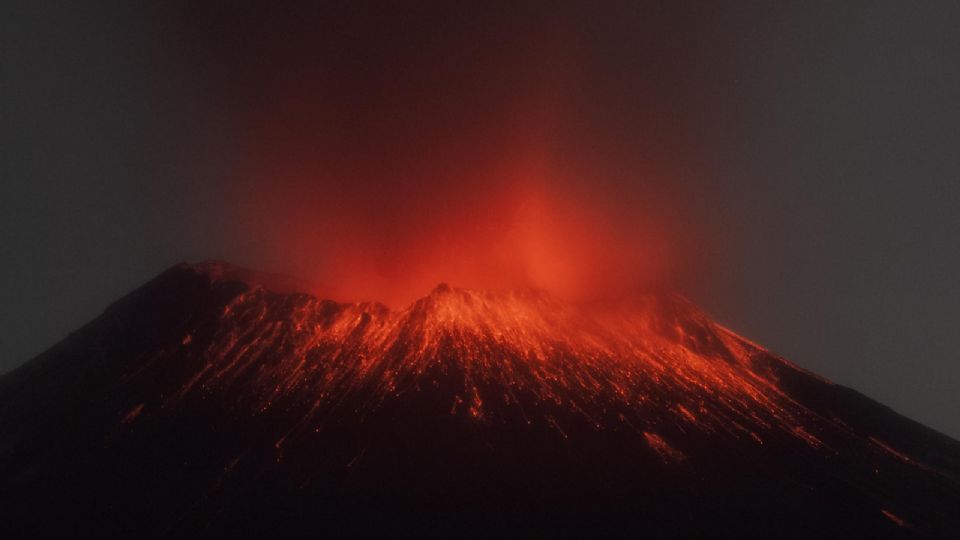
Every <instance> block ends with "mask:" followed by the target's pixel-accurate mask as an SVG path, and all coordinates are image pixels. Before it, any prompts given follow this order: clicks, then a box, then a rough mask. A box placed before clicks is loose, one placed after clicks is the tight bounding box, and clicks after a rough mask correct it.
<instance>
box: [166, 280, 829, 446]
mask: <svg viewBox="0 0 960 540" xmlns="http://www.w3.org/2000/svg"><path fill="white" fill-rule="evenodd" d="M208 275H214V276H216V275H217V274H216V273H215V272H214V273H212V274H211V273H209V272H208ZM213 279H218V278H217V277H213ZM221 319H222V320H221V324H219V325H218V327H217V328H218V330H217V332H216V334H214V335H213V336H211V337H210V338H209V341H208V342H205V343H202V344H201V343H198V342H197V340H192V341H191V340H186V339H184V341H185V342H186V343H185V345H184V346H185V347H186V350H187V353H188V354H194V355H196V356H197V364H196V365H197V366H198V371H197V372H196V373H195V375H194V376H193V377H192V378H191V379H190V380H189V381H188V382H187V383H186V384H184V385H183V387H182V388H181V389H180V392H179V393H178V394H176V395H174V396H171V398H170V400H169V403H168V406H175V405H176V403H177V402H178V401H179V400H180V399H182V398H184V397H186V396H188V395H192V394H195V393H198V392H199V393H206V392H220V391H227V392H234V391H235V390H234V385H237V384H241V381H243V382H242V384H243V387H242V388H238V389H236V391H240V392H243V393H245V394H249V393H250V392H253V395H251V397H252V398H254V399H255V400H256V402H257V403H259V405H258V407H257V409H258V410H260V411H267V410H269V409H271V408H272V407H274V406H275V404H277V403H282V402H289V400H291V399H293V400H295V401H297V402H304V403H309V404H310V406H309V409H310V411H311V413H310V414H311V415H310V416H308V417H306V418H304V419H303V420H302V421H301V422H299V423H298V426H299V427H298V428H297V430H299V431H298V432H297V433H289V434H286V435H284V436H283V437H282V438H281V439H280V440H279V441H277V448H278V450H279V449H280V446H281V445H283V444H285V441H286V440H288V439H289V438H290V437H291V436H297V435H298V434H299V432H300V431H302V432H303V433H313V432H316V431H317V430H318V429H319V427H318V426H316V425H314V423H315V422H318V421H319V416H317V417H314V416H312V415H320V414H321V411H324V410H326V409H327V408H328V407H329V406H331V404H333V403H337V402H339V401H340V400H342V399H344V396H345V395H347V394H350V393H351V392H359V394H358V395H359V396H362V397H361V399H362V401H363V403H365V405H364V406H363V408H362V409H360V410H358V411H357V412H358V413H359V414H364V412H363V409H370V410H373V409H375V408H378V407H380V405H381V404H383V403H385V402H387V401H391V400H394V399H401V398H403V397H404V396H409V395H414V394H416V393H418V392H420V391H421V389H424V388H444V389H446V390H449V391H451V392H452V393H451V394H450V395H449V396H448V399H449V401H448V402H446V403H445V405H443V406H442V412H443V414H449V415H453V416H455V417H460V418H464V419H465V420H468V421H472V422H479V423H486V422H500V421H503V420H502V419H503V417H504V416H506V415H509V414H513V413H511V412H510V411H511V410H519V411H520V412H521V413H522V414H523V416H524V417H525V418H526V419H527V422H528V423H530V422H542V423H543V425H545V426H546V427H548V428H550V429H551V430H553V431H555V432H556V433H557V435H558V436H559V437H562V438H567V437H568V436H569V431H568V430H569V426H567V425H564V424H563V421H561V420H558V418H564V416H561V415H559V414H555V413H553V412H551V410H552V409H551V408H550V407H561V408H563V409H565V410H573V411H576V413H577V415H578V416H579V417H582V419H583V420H585V421H587V422H588V425H591V426H594V427H595V428H596V429H610V428H613V429H629V430H631V431H634V432H635V433H636V434H637V435H638V436H640V437H642V439H643V440H645V441H646V443H647V445H648V446H649V447H650V448H651V449H652V450H653V451H654V452H655V453H656V454H657V455H659V456H660V457H661V459H663V460H665V461H668V462H672V463H678V462H681V461H683V460H684V459H685V457H684V451H683V449H677V448H674V447H672V446H671V444H670V443H669V442H668V440H669V435H667V434H662V433H663V432H662V431H660V429H661V428H662V427H663V426H664V425H669V426H685V427H684V428H682V429H696V430H701V431H705V432H708V433H716V432H724V433H727V434H730V435H732V436H734V437H736V438H737V439H741V440H744V441H750V443H751V444H763V439H761V437H760V436H759V435H758V434H757V431H761V432H769V431H770V430H775V431H777V432H778V433H780V435H779V436H780V437H783V436H785V437H789V438H790V439H792V440H794V441H796V443H797V444H800V445H803V446H806V447H810V448H815V449H818V450H819V449H824V444H823V443H822V442H821V440H820V439H819V438H818V437H817V436H815V435H814V434H812V433H810V432H808V431H807V430H806V429H804V428H803V427H802V426H803V425H804V423H805V421H806V419H807V418H808V417H809V416H810V415H811V414H813V413H811V412H810V411H809V410H807V409H806V408H804V407H803V406H801V405H800V404H798V403H796V402H795V401H793V400H792V399H790V398H789V397H788V396H787V395H786V394H785V393H784V392H783V391H782V390H781V389H780V388H779V387H778V384H777V381H776V380H775V379H772V378H770V377H769V376H766V375H763V372H762V371H758V370H756V369H755V367H754V365H753V360H752V359H753V358H754V357H755V356H756V355H757V354H759V353H762V352H763V351H762V349H759V348H757V346H755V345H754V344H752V343H750V342H749V341H747V340H744V339H742V338H740V337H739V336H737V335H735V334H733V333H732V332H730V331H729V330H726V329H724V328H723V327H720V326H718V325H716V324H715V323H713V322H711V321H710V320H709V318H707V317H706V315H704V314H703V313H701V312H699V311H698V310H696V308H694V307H693V306H692V305H690V304H689V303H688V302H686V301H685V300H683V299H682V298H679V297H675V296H670V297H664V296H649V297H646V298H645V299H642V300H637V301H635V302H631V303H628V304H619V305H611V304H589V305H586V304H577V303H570V302H566V301H562V300H558V299H557V298H555V297H553V296H551V295H549V294H547V293H545V292H543V291H541V290H535V289H522V290H514V291H499V292H497V291H476V290H467V289H458V288H451V287H449V286H446V285H440V286H438V287H436V288H435V289H434V290H433V292H431V293H430V294H429V295H428V296H425V297H422V298H420V299H418V300H416V301H415V302H413V303H411V304H410V305H409V306H408V307H406V308H405V309H401V310H390V309H389V308H387V307H385V306H383V305H382V304H377V303H356V304H337V303H334V302H331V301H327V300H318V299H316V298H315V297H311V296H308V295H293V296H290V295H278V294H275V293H273V292H271V291H268V290H266V289H264V288H262V287H259V286H257V287H254V288H252V289H251V290H249V291H248V292H246V293H243V294H241V295H239V296H237V297H236V298H235V299H234V300H233V301H232V302H231V303H230V304H229V305H227V306H226V307H225V308H224V309H223V313H222V316H221ZM277 351H284V352H283V354H280V355H278V354H277ZM267 364H269V365H271V366H272V367H271V369H261V367H262V366H264V365H267ZM251 382H252V384H251ZM665 396H667V397H671V399H673V400H674V401H672V402H667V403H663V402H660V401H659V400H662V399H663V398H664V397H665ZM650 399H653V400H654V401H653V402H650V401H648V400H650ZM612 411H613V412H612ZM651 411H656V412H655V413H653V412H651ZM663 411H666V413H667V414H668V415H669V417H668V418H662V417H661V415H662V414H663ZM648 414H655V419H654V418H652V417H650V416H648ZM748 426H749V427H748Z"/></svg>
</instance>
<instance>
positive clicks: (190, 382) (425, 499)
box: [0, 263, 960, 538]
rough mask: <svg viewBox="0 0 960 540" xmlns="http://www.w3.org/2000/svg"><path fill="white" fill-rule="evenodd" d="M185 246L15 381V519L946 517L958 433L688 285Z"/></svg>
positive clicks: (846, 524) (2, 427) (175, 530)
mask: <svg viewBox="0 0 960 540" xmlns="http://www.w3.org/2000/svg"><path fill="white" fill-rule="evenodd" d="M296 289H297V286H296V283H293V282H286V283H284V282H282V280H278V279H276V278H269V277H263V276H260V275H258V274H256V273H253V272H246V271H241V270H238V269H236V268H232V267H230V266H228V265H225V264H223V263H203V264H197V265H187V264H182V265H178V266H176V267H174V268H171V269H170V270H168V271H166V272H164V273H163V274H161V275H160V276H158V277H157V278H156V279H154V280H153V281H151V282H150V283H148V284H146V285H145V286H143V287H141V288H140V289H138V290H137V291H135V292H133V293H132V294H130V295H129V296H127V297H126V298H124V299H122V300H120V301H118V302H117V303H115V304H114V305H113V306H111V307H110V308H109V309H107V310H106V312H105V313H104V314H103V315H102V316H100V317H99V318H97V319H96V320H94V321H93V322H91V323H89V324H88V325H86V326H85V327H83V328H82V329H80V330H78V331H77V332H75V333H73V334H71V335H70V336H69V337H68V338H66V339H65V340H63V341H62V342H61V343H59V344H58V345H56V346H54V347H53V348H51V349H50V350H49V351H47V352H46V353H44V354H42V355H40V356H39V357H37V358H36V359H34V360H33V361H31V362H29V363H28V364H26V365H25V366H23V367H21V368H20V369H18V370H16V371H14V372H12V373H10V374H8V375H6V376H4V377H3V378H2V379H0V497H2V500H3V501H4V502H3V509H4V513H5V514H6V516H7V517H6V518H5V519H4V520H3V523H2V525H0V527H2V529H3V530H4V532H5V534H4V537H6V538H12V537H14V536H18V535H28V536H37V535H42V534H50V535H64V534H75V533H76V532H77V531H97V532H100V533H103V534H107V535H117V534H120V535H124V536H130V537H183V536H190V535H205V536H226V535H233V536H239V537H283V536H307V535H311V534H312V535H338V534H348V535H365V534H370V535H372V534H391V535H392V536H413V537H422V536H425V535H426V536H448V537H449V536H453V535H456V536H481V535H488V534H492V533H502V534H512V535H521V536H531V535H536V536H540V535H547V534H553V535H560V536H577V537H586V536H601V537H628V536H629V537H636V536H641V535H652V536H663V537H690V536H717V535H719V536H724V535H734V534H737V535H743V536H753V537H769V536H777V537H785V536H790V535H791V534H792V535H796V536H801V537H811V536H817V537H824V536H843V535H850V536H851V537H871V538H876V537H884V536H891V537H900V536H903V537H911V536H921V537H944V536H947V535H948V534H949V531H955V530H957V528H958V527H960V518H958V515H957V513H956V508H958V505H960V444H958V443H957V442H956V441H954V440H952V439H950V438H948V437H945V436H943V435H940V434H939V433H936V432H934V431H933V430H930V429H927V428H925V427H923V426H921V425H919V424H917V423H915V422H913V421H911V420H908V419H906V418H904V417H901V416H899V415H898V414H896V413H894V412H893V411H891V410H889V409H887V408H886V407H884V406H882V405H879V404H877V403H875V402H873V401H871V400H870V399H868V398H866V397H864V396H862V395H860V394H858V393H856V392H854V391H852V390H849V389H847V388H844V387H841V386H837V385H834V384H832V383H830V382H828V381H826V380H824V379H821V378H819V377H817V376H816V375H813V374H811V373H808V372H806V371H804V370H802V369H800V368H798V367H796V366H794V365H793V364H791V363H789V362H788V361H786V360H784V359H782V358H780V357H778V356H776V355H774V354H772V353H770V352H769V351H767V350H765V349H763V348H762V347H760V346H759V345H757V344H755V343H752V342H750V341H748V340H747V339H744V338H742V337H740V336H738V335H737V334H735V333H733V332H731V331H730V330H728V329H726V328H724V327H722V326H720V325H719V324H717V323H715V322H713V321H712V320H711V319H710V318H709V317H708V316H707V315H706V314H704V313H703V312H702V311H700V310H698V309H697V308H696V307H695V306H693V305H692V304H691V303H689V302H688V301H686V300H684V299H683V298H681V297H679V296H676V295H665V294H649V295H647V296H644V297H642V298H636V299H633V300H631V301H629V302H627V301H623V302H593V303H583V302H573V301H564V300H558V299H557V298H554V297H553V296H551V295H550V294H549V293H547V292H544V291H541V290H538V289H532V288H529V289H521V290H501V291H493V290H490V291H486V290H469V289H461V288H455V287H450V286H447V285H444V284H441V285H438V286H437V287H436V288H435V289H433V290H432V291H431V292H429V294H427V295H426V296H424V297H422V298H420V299H419V300H416V301H414V302H412V303H411V304H409V305H408V306H406V307H401V308H388V307H386V306H385V305H383V304H379V303H375V302H367V303H338V302H334V301H330V300H322V299H319V298H317V297H315V296H312V295H310V294H306V293H301V292H295V291H296Z"/></svg>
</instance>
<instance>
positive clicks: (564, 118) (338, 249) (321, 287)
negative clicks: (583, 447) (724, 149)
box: [174, 3, 702, 304]
mask: <svg viewBox="0 0 960 540" xmlns="http://www.w3.org/2000/svg"><path fill="white" fill-rule="evenodd" d="M447 4H448V3H436V4H430V3H427V4H415V5H395V6H387V7H384V6H379V7H376V8H374V7H370V6H362V5H351V6H340V7H331V4H327V5H326V6H323V7H310V8H307V7H303V8H302V9H299V10H291V11H288V12H286V13H284V14H272V15H269V16H264V15H263V14H262V12H256V11H255V10H250V11H249V12H246V11H244V9H243V8H236V7H233V8H229V9H227V8H223V9H215V8H206V9H207V11H205V12H202V13H198V12H197V10H196V9H191V10H190V11H189V13H187V12H184V13H175V14H174V15H175V16H177V17H179V23H178V24H179V27H180V28H182V29H183V31H184V32H186V33H187V35H191V36H193V41H189V42H190V43H192V44H193V46H191V47H189V50H185V51H183V53H184V54H189V55H191V56H192V57H193V58H192V61H193V62H194V63H195V64H196V65H197V66H199V67H198V73H202V74H203V75H202V76H203V77H204V78H205V80H206V83H207V85H208V87H209V91H210V92H211V93H212V94H215V95H218V96H222V98H221V105H220V111H221V113H222V114H225V115H228V116H230V117H231V122H232V125H234V126H236V133H235V140H236V141H237V143H236V144H237V149H238V151H237V159H236V160H235V162H234V163H233V178H232V180H231V182H230V183H229V184H228V185H227V187H226V188H225V195H224V199H223V201H224V206H225V209H224V215H225V216H226V219H225V221H226V226H225V234H226V235H227V236H228V239H229V243H230V244H231V245H232V246H234V249H235V251H237V252H241V253H242V254H243V255H242V257H241V258H242V259H245V260H242V262H243V263H244V264H246V265H249V266H255V267H260V268H266V269H270V270H277V271H283V272H286V273H290V274H295V275H298V276H301V277H303V278H305V279H307V280H309V281H310V282H311V283H313V284H314V286H315V288H316V290H317V292H318V293H320V294H324V295H326V296H331V297H335V298H339V299H344V300H357V299H379V300H383V301H386V302H388V303H393V304H397V303H402V302H406V301H409V300H410V299H412V298H415V297H417V296H419V295H422V294H424V293H425V292H426V291H428V290H429V289H430V288H431V287H432V286H433V285H435V284H436V283H438V282H441V281H444V282H448V283H451V284H454V285H459V286H466V287H484V288H504V287H507V288H509V287H519V286H534V287H541V288H545V289H547V290H550V291H552V292H555V293H557V294H561V295H566V296H574V297H585V296H598V295H614V294H623V293H625V292H629V291H633V290H636V289H638V288H645V287H649V286H651V285H653V284H660V283H662V282H663V281H664V280H670V281H675V280H676V279H677V277H678V276H687V275H688V274H689V273H690V272H689V270H690V268H692V267H694V266H696V265H693V264H691V261H692V260H694V259H695V257H693V255H694V252H695V251H696V250H695V249H692V246H694V245H695V242H694V239H697V238H700V237H701V236H702V230H700V228H699V225H700V224H699V223H697V222H696V220H695V219H693V216H695V215H696V213H697V212H696V207H695V204H691V198H690V194H691V193H692V192H695V191H696V189H695V187H694V188H693V189H691V185H692V184H691V181H690V180H691V178H692V177H693V176H695V174H696V172H695V171H694V170H693V168H692V167H691V166H690V162H691V161H692V160H691V159H690V153H691V152H692V151H694V148H693V143H692V141H691V138H690V137H689V136H688V132H689V124H690V123H691V119H690V118H689V116H688V115H687V114H686V110H687V106H688V105H689V103H687V102H685V99H688V98H689V96H690V94H691V92H692V89H691V87H690V84H689V81H686V80H685V76H686V75H687V73H685V72H684V70H683V66H684V65H685V63H686V61H687V60H688V59H689V57H690V55H691V54H693V53H694V52H695V49H696V43H694V42H693V40H692V38H693V36H695V30H696V28H697V24H696V23H697V20H698V19H695V20H691V19H690V18H689V16H690V13H687V12H683V11H680V10H666V9H661V10H659V11H656V10H654V11H651V12H650V13H652V15H651V16H648V17H645V18H638V17H629V16H628V15H629V13H627V11H629V10H630V8H629V7H627V6H623V7H617V6H610V7H607V8H605V9H604V10H600V11H598V10H596V9H595V8H593V9H588V8H587V7H584V6H578V5H574V4H565V5H558V6H555V7H554V8H553V9H552V10H550V11H546V10H542V9H537V8H535V7H532V6H529V7H524V6H514V7H511V8H508V9H504V8H502V7H499V8H494V7H489V6H485V5H483V4H477V5H472V6H465V5H463V4H460V3H457V5H456V6H454V5H447ZM187 15H189V16H187ZM698 16H700V17H702V14H701V15H698ZM618 21H622V22H620V23H618ZM626 21H629V22H626ZM691 22H693V23H694V24H691ZM636 64H640V65H646V66H649V69H636ZM631 65H632V68H631V69H629V70H626V69H624V67H625V66H631ZM681 208H684V210H683V211H681ZM234 258H235V257H234ZM701 262H702V261H701ZM701 262H698V263H697V264H701Z"/></svg>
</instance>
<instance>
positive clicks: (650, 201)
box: [0, 1, 960, 437]
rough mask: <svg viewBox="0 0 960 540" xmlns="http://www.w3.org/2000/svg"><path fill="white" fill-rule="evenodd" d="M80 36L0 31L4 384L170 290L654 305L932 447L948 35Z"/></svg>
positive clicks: (352, 26)
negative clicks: (785, 367)
mask: <svg viewBox="0 0 960 540" xmlns="http://www.w3.org/2000/svg"><path fill="white" fill-rule="evenodd" d="M107 4H109V3H101V5H100V6H99V7H90V6H80V5H78V3H76V2H55V1H51V2H42V3H40V2H20V1H12V2H5V3H4V4H3V7H2V8H0V96H2V100H0V119H2V122H0V137H2V138H0V164H2V170H0V174H2V180H0V257H2V263H3V264H2V266H0V268H2V275H0V278H2V280H0V297H2V299H3V306H2V309H0V325H2V327H3V328H4V331H3V332H2V334H0V335H2V340H0V371H7V370H9V369H12V368H14V367H16V366H18V365H20V364H21V363H23V362H24V361H26V360H28V359H29V358H31V357H32V356H34V355H36V354H37V353H39V352H41V351H42V350H44V349H45V348H47V347H49V346H50V345H52V344H54V343H55V342H56V341H58V340H59V339H61V338H62V337H64V336H65V335H66V334H67V333H69V332H70V331H71V330H74V329H76V328H77V327H79V326H80V325H82V324H83V323H84V322H86V321H88V320H90V319H92V318H93V317H95V316H96V315H97V314H99V313H100V312H101V311H102V310H103V309H104V308H105V307H106V306H107V305H108V304H109V303H110V302H112V301H113V300H115V299H117V298H118V297H119V296H121V295H123V294H124V293H126V292H129V291H130V290H132V289H134V288H135V287H137V286H138V285H140V284H142V283H143V282H145V281H146V280H148V279H150V278H151V277H153V276H154V275H156V274H157V273H159V272H160V271H161V270H163V269H165V268H166V267H169V266H171V265H172V264H174V263H175V262H178V261H181V260H188V261H198V260H204V259H225V260H228V261H231V262H234V263H236V264H240V265H243V266H248V267H252V268H258V269H263V270H269V271H278V272H284V273H289V274H294V275H297V276H300V277H302V278H304V279H306V280H308V281H310V282H311V283H313V285H314V286H316V288H317V289H318V290H322V291H323V292H324V293H328V294H329V295H330V296H332V297H334V298H337V299H343V300H352V299H360V297H364V298H366V297H372V298H378V299H383V300H385V301H388V302H390V303H391V304H393V305H398V304H402V303H403V302H405V301H408V300H409V299H410V298H413V297H415V296H416V295H418V294H425V293H426V292H427V291H428V290H429V289H430V288H431V286H432V285H433V284H435V283H436V282H438V281H441V280H443V281H448V282H450V283H451V284H453V285H464V286H491V287H501V286H518V285H534V286H543V287H546V288H548V289H551V290H556V291H557V292H558V293H560V294H567V295H571V296H580V297H583V296H590V295H598V296H603V295H607V296H610V295H618V294H626V293H627V292H630V291H632V290H633V289H637V288H644V287H650V286H670V287H671V288H675V289H678V290H680V291H682V292H684V293H685V294H687V295H688V296H690V297H691V298H692V299H693V300H694V301H695V302H696V303H698V304H699V305H701V306H703V307H704V308H705V309H706V310H707V311H709V312H710V313H711V314H712V315H713V316H714V318H716V319H717V320H718V321H720V322H721V323H722V324H725V325H726V326H729V327H731V328H732V329H734V330H735V331H737V332H739V333H741V334H743V335H745V336H747V337H749V338H751V339H753V340H755V341H757V342H759V343H761V344H763V345H764V346H766V347H769V348H771V349H772V350H774V351H776V352H778V353H780V354H782V355H784V356H786V357H787V358H789V359H791V360H792V361H794V362H796V363H798V364H799V365H801V366H804V367H806V368H809V369H811V370H813V371H815V372H817V373H819V374H821V375H824V376H826V377H828V378H830V379H832V380H835V381H837V382H840V383H843V384H846V385H849V386H851V387H853V388H855V389H857V390H860V391H862V392H864V393H865V394H867V395H869V396H870V397H873V398H875V399H877V400H879V401H881V402H883V403H885V404H887V405H890V406H892V407H893V408H894V409H896V410H897V411H899V412H901V413H904V414H906V415H908V416H910V417H913V418H915V419H918V420H920V421H921V422H923V423H926V424H928V425H930V426H932V427H934V428H937V429H939V430H942V431H944V432H946V433H948V434H950V435H952V436H954V437H958V436H960V413H958V411H960V392H957V390H958V389H960V364H958V363H957V361H956V356H957V353H956V351H957V350H960V331H958V330H957V323H958V322H960V317H958V315H957V313H958V312H957V306H960V285H958V280H957V279H956V276H957V275H960V214H958V209H960V152H958V149H960V127H958V126H960V106H958V102H960V33H958V32H956V22H957V21H958V20H960V5H958V4H957V3H955V2H940V3H938V2H923V3H920V2H914V3H907V2H885V1H873V2H862V3H861V2H843V3H836V2H823V3H814V2H796V3H787V2H776V3H771V2H756V3H736V2H725V3H723V4H725V5H723V6H712V7H706V6H694V5H692V4H691V5H688V6H671V7H664V6H660V5H657V4H658V3H652V2H651V3H644V2H606V3H603V4H602V6H597V5H594V4H596V3H592V2H585V3H582V4H577V3H573V2H559V3H555V4H553V5H551V6H549V7H547V6H546V4H543V5H533V4H529V5H517V3H505V4H504V5H503V6H497V5H492V4H493V3H489V2H478V3H476V4H471V3H468V2H382V3H378V4H373V3H371V4H366V3H362V2H361V3H357V2H344V3H322V4H320V5H311V6H306V5H304V6H294V5H293V4H292V3H291V4H288V5H287V7H286V8H285V10H283V11H280V10H278V8H274V7H263V6H258V5H256V4H252V3H244V2H231V3H227V2H222V3H218V2H204V3H202V4H203V7H197V6H195V5H193V4H195V3H182V4H178V3H154V4H157V5H156V6H146V5H133V3H128V2H118V3H116V5H113V6H108V5H107ZM664 4H668V3H664ZM669 4H676V3H669ZM704 4H706V3H704ZM774 4H775V5H774ZM264 6H267V4H266V3H264Z"/></svg>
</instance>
